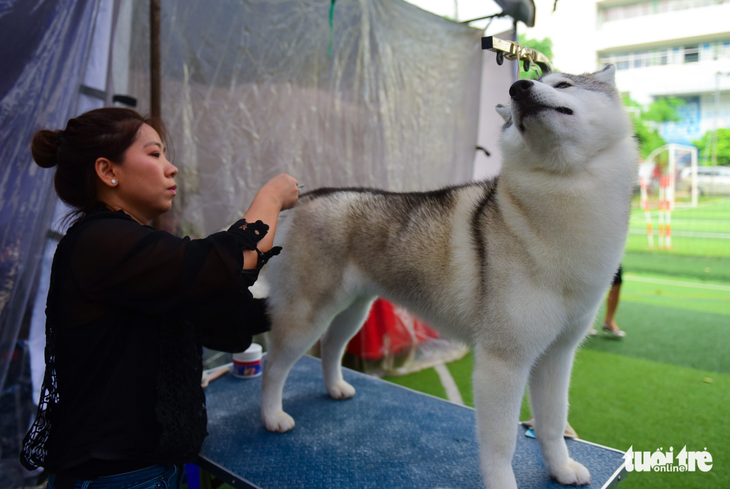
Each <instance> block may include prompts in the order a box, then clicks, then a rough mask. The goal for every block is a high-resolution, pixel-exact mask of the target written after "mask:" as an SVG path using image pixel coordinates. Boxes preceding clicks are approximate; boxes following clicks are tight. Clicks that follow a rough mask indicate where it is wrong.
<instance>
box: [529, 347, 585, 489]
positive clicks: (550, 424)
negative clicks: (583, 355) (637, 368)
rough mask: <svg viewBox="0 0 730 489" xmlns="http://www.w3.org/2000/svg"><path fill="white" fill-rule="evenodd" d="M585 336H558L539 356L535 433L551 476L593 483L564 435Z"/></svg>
mask: <svg viewBox="0 0 730 489" xmlns="http://www.w3.org/2000/svg"><path fill="white" fill-rule="evenodd" d="M576 336H578V337H576ZM581 337H582V335H579V334H575V333H570V334H566V335H565V336H561V337H559V338H557V339H556V340H555V342H554V343H553V344H552V345H550V347H549V348H548V350H547V351H546V352H545V353H543V355H542V356H541V357H540V358H539V359H538V361H537V362H536V363H535V366H534V367H533V370H532V372H531V374H530V403H531V406H532V414H533V416H534V419H535V435H536V436H537V440H538V441H539V442H540V447H541V449H542V454H543V457H544V459H545V465H546V466H547V468H548V471H549V473H550V476H551V477H553V478H554V479H555V480H557V481H558V482H559V483H561V484H565V485H583V484H590V482H591V475H590V473H589V472H588V469H586V468H585V467H584V466H583V465H581V464H580V463H578V462H576V461H575V460H573V459H571V458H570V456H569V455H568V447H567V446H566V444H565V439H564V436H563V435H564V433H565V426H566V423H567V421H568V387H569V384H570V371H571V368H572V365H573V358H574V356H575V350H576V348H577V346H578V344H579V343H580V340H581Z"/></svg>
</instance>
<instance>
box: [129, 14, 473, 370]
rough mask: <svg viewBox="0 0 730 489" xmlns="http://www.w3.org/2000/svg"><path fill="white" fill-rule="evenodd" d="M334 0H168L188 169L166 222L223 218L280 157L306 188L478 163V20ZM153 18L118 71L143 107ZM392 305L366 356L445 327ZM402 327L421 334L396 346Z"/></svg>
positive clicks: (172, 109) (430, 180)
mask: <svg viewBox="0 0 730 489" xmlns="http://www.w3.org/2000/svg"><path fill="white" fill-rule="evenodd" d="M332 6H333V3H332V2H331V1H329V0H316V1H313V0H267V1H252V0H248V1H246V0H244V1H240V0H236V1H231V0H228V1H220V2H215V3H204V2H196V1H193V0H180V1H172V0H163V1H162V25H161V30H162V36H161V39H162V41H161V44H162V48H161V50H162V77H163V80H162V112H163V113H162V115H163V119H164V121H165V123H166V125H167V129H168V131H169V135H170V142H171V143H172V144H171V146H172V151H171V156H172V161H173V162H174V163H175V164H176V165H177V166H178V167H179V169H180V174H179V176H178V178H177V181H178V186H179V191H178V197H177V198H176V201H175V203H174V206H173V211H172V212H171V213H168V215H166V216H165V221H164V223H163V227H164V228H166V229H168V230H173V231H175V232H177V233H178V234H190V235H192V236H203V235H206V234H209V233H212V232H215V231H218V230H220V229H223V228H224V227H227V226H228V225H229V224H230V223H231V222H233V221H235V220H236V219H238V218H239V217H240V216H241V215H242V213H243V212H244V211H245V209H246V208H247V206H248V205H249V203H250V202H251V200H252V199H253V197H254V196H255V193H256V191H257V190H258V189H259V188H260V186H261V185H262V184H263V183H264V182H266V181H267V180H268V179H269V178H271V177H273V176H275V175H276V174H278V173H280V172H287V173H289V174H291V175H293V176H294V177H295V178H297V179H298V180H299V182H300V183H303V184H305V185H306V187H305V189H304V190H305V191H306V190H312V189H316V188H319V187H325V186H328V187H351V186H355V187H376V188H380V189H386V190H393V191H418V190H429V189H434V188H439V187H443V186H446V185H449V184H454V183H463V182H466V181H470V180H471V179H472V175H473V168H474V158H475V148H476V141H477V129H478V117H479V95H480V81H481V70H482V56H483V55H482V51H481V45H480V38H481V36H482V31H481V30H478V29H473V28H471V27H468V26H465V25H462V24H458V23H455V22H452V21H449V20H448V19H445V18H441V17H438V16H435V15H433V14H430V13H428V12H425V11H423V10H421V9H419V8H417V7H414V6H413V5H411V4H408V3H406V2H403V1H402V0H337V1H336V2H335V3H334V8H332ZM330 15H331V17H330ZM330 19H331V20H330ZM148 29H149V15H148V4H146V3H145V2H140V3H139V4H136V5H135V10H134V12H133V20H132V36H131V39H132V44H131V47H130V59H131V62H130V65H131V66H130V73H131V74H130V77H129V80H121V81H117V80H115V84H120V83H128V85H127V86H128V87H129V88H128V92H129V93H130V94H132V95H134V96H135V97H137V98H138V99H139V105H138V109H139V110H140V111H142V112H144V111H146V110H148V109H147V108H148V107H149V99H148V97H147V93H148V86H149V56H148V53H149V40H148V39H149V36H148V35H147V34H146V33H147V32H148ZM282 218H285V215H284V216H283V217H282ZM399 311H400V309H399ZM391 316H392V317H390V318H389V319H391V320H392V321H390V323H389V324H392V327H393V328H398V331H395V330H392V329H391V330H390V331H388V332H387V333H385V336H383V338H382V340H381V341H379V342H378V343H377V344H368V345H364V344H363V343H362V342H361V343H360V344H359V346H358V345H353V346H352V347H351V349H352V348H354V349H357V350H359V349H361V347H363V346H364V347H365V348H370V349H372V348H374V347H380V346H383V345H385V347H382V348H379V349H380V350H381V351H382V352H383V359H382V361H377V362H376V363H375V364H373V363H372V362H370V361H369V359H367V358H366V357H367V356H365V357H361V358H365V360H366V362H365V365H364V367H365V369H366V370H367V371H370V372H373V373H382V372H383V371H384V370H385V371H390V372H392V371H393V369H392V368H389V367H388V366H398V368H399V369H401V370H402V367H403V365H404V364H410V363H413V362H412V361H411V360H413V359H414V358H416V357H417V356H418V355H416V347H417V346H418V345H419V344H420V343H421V342H424V341H425V342H427V343H431V344H433V343H439V341H438V340H434V341H431V340H430V338H431V335H428V334H427V335H423V334H421V329H419V328H417V327H416V326H415V325H420V323H419V322H418V321H417V320H415V319H414V318H412V317H408V314H407V313H406V312H405V311H400V314H399V315H398V316H394V315H391ZM381 326H382V325H381ZM365 329H368V324H366V327H365ZM393 338H406V339H409V338H410V339H412V343H411V344H410V345H403V346H399V347H398V348H392V347H393V346H394V345H395V343H394V342H393V341H388V340H389V339H393ZM432 346H433V345H432ZM442 347H444V348H442ZM404 348H405V349H404ZM454 348H456V349H457V350H458V354H457V355H458V356H460V355H463V354H464V353H465V351H466V350H465V349H464V348H463V347H462V346H451V345H450V344H448V343H446V342H443V344H440V345H439V347H438V348H435V349H434V348H430V351H436V352H439V355H441V353H440V352H442V350H444V349H446V350H449V352H448V353H446V355H447V356H450V357H451V358H452V359H453V356H454V352H453V349H454ZM441 356H442V357H443V355H441ZM396 357H397V358H396ZM419 363H421V364H423V362H419ZM427 363H428V360H427Z"/></svg>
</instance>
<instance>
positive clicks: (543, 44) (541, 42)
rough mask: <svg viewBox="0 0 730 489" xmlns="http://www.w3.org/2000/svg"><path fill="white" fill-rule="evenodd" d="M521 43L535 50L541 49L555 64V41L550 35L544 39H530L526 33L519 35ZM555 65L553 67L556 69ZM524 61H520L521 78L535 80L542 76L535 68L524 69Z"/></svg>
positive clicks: (551, 62)
mask: <svg viewBox="0 0 730 489" xmlns="http://www.w3.org/2000/svg"><path fill="white" fill-rule="evenodd" d="M519 43H520V44H521V45H522V46H525V47H526V48H532V49H534V50H535V51H539V52H540V53H542V54H544V55H545V57H547V59H549V60H550V64H553V41H552V39H550V38H549V37H546V38H544V39H528V38H527V36H525V35H524V34H520V35H519ZM554 68H555V67H553V69H554ZM522 70H523V67H522V62H521V61H520V79H524V78H527V79H531V80H534V79H535V78H537V77H538V76H540V75H539V74H538V73H537V72H536V71H535V70H530V71H522Z"/></svg>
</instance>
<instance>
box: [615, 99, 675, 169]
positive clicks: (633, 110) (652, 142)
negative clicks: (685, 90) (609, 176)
mask: <svg viewBox="0 0 730 489" xmlns="http://www.w3.org/2000/svg"><path fill="white" fill-rule="evenodd" d="M623 101H624V106H625V107H626V109H627V111H628V113H629V116H630V117H631V120H632V122H633V123H634V132H635V135H636V139H638V141H639V153H640V155H641V158H642V159H645V158H646V157H647V156H649V155H650V154H651V152H652V151H654V150H655V149H657V148H660V147H662V146H664V145H665V144H667V141H666V140H665V139H664V138H663V137H662V135H661V134H659V131H658V127H659V125H660V124H661V123H662V122H677V121H679V120H681V119H682V118H681V117H680V116H679V114H678V113H677V109H678V108H679V107H681V106H682V105H684V104H685V102H684V100H682V99H679V98H676V97H666V98H660V99H657V100H655V101H654V102H652V103H651V104H649V105H648V106H646V107H645V106H643V105H641V104H640V103H638V102H636V101H634V100H631V99H630V98H629V97H628V96H624V99H623ZM659 163H661V161H660V162H659Z"/></svg>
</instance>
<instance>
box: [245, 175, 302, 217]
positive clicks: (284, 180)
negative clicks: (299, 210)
mask: <svg viewBox="0 0 730 489" xmlns="http://www.w3.org/2000/svg"><path fill="white" fill-rule="evenodd" d="M298 186H299V183H298V182H297V181H296V180H295V179H294V178H293V177H291V176H289V175H287V174H286V173H282V174H280V175H278V176H276V177H274V178H272V179H271V180H269V181H268V182H266V183H265V184H264V186H263V187H261V190H259V192H258V194H257V195H256V198H257V199H258V198H259V197H262V198H264V199H273V200H274V201H276V202H278V206H279V210H280V211H283V210H286V209H291V208H292V207H294V206H295V205H296V203H297V199H299V188H298Z"/></svg>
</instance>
